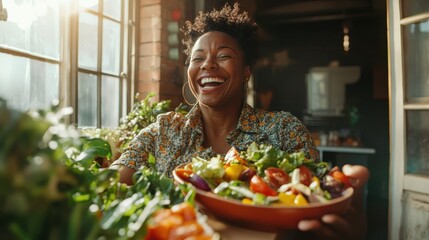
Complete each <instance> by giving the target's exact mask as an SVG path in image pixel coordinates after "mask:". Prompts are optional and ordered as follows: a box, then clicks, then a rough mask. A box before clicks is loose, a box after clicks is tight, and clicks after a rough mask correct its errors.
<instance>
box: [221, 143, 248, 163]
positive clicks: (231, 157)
mask: <svg viewBox="0 0 429 240" xmlns="http://www.w3.org/2000/svg"><path fill="white" fill-rule="evenodd" d="M232 161H237V163H240V164H242V165H247V161H246V160H244V159H243V158H242V157H241V156H240V153H239V152H238V151H237V149H235V148H234V147H232V148H230V149H229V151H228V152H227V153H226V155H225V162H226V163H225V166H229V165H230V164H231V162H232Z"/></svg>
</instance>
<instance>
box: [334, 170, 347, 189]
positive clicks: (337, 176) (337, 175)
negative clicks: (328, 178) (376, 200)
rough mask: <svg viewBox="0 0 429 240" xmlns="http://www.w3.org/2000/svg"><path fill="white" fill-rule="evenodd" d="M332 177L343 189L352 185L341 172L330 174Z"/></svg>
mask: <svg viewBox="0 0 429 240" xmlns="http://www.w3.org/2000/svg"><path fill="white" fill-rule="evenodd" d="M331 175H332V177H333V178H334V179H336V180H338V181H340V182H342V183H343V184H344V187H345V188H349V187H352V183H351V181H350V178H349V177H348V176H346V175H345V174H344V173H343V172H341V171H334V172H332V174H331Z"/></svg>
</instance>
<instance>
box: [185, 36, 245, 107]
mask: <svg viewBox="0 0 429 240" xmlns="http://www.w3.org/2000/svg"><path fill="white" fill-rule="evenodd" d="M250 74H251V72H250V67H249V66H245V64H244V55H243V52H242V50H241V48H240V46H239V45H238V43H237V41H236V40H235V39H234V38H233V37H231V36H229V35H228V34H226V33H223V32H208V33H206V34H204V35H202V36H201V37H200V38H199V39H198V40H197V41H196V42H195V45H194V46H193V47H192V52H191V58H190V64H189V67H188V79H189V84H190V87H191V90H192V92H193V94H194V96H195V97H196V98H197V100H198V101H199V102H200V103H202V104H204V105H207V106H210V107H221V106H225V105H226V104H232V103H239V104H241V101H242V100H243V98H244V96H243V94H244V85H245V84H247V81H248V79H249V77H250Z"/></svg>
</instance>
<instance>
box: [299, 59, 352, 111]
mask: <svg viewBox="0 0 429 240" xmlns="http://www.w3.org/2000/svg"><path fill="white" fill-rule="evenodd" d="M359 78H360V67H359V66H328V67H312V68H310V70H309V72H308V73H307V74H306V82H307V113H308V114H310V115H314V116H340V115H342V114H343V109H344V107H345V85H346V84H351V83H355V82H357V81H358V79H359Z"/></svg>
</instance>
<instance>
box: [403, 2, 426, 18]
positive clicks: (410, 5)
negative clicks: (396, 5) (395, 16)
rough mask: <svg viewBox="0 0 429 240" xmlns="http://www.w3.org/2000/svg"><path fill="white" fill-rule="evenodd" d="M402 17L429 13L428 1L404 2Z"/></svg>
mask: <svg viewBox="0 0 429 240" xmlns="http://www.w3.org/2000/svg"><path fill="white" fill-rule="evenodd" d="M401 2H402V17H409V16H411V15H416V14H420V13H424V12H429V1H427V0H402V1H401Z"/></svg>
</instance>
